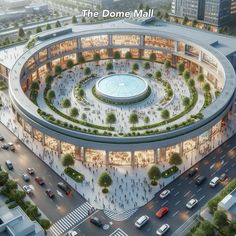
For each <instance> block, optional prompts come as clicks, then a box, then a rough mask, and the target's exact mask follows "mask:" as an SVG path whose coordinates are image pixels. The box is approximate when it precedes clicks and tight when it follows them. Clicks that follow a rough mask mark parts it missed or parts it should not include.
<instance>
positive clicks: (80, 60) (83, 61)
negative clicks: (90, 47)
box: [78, 56, 85, 68]
mask: <svg viewBox="0 0 236 236" xmlns="http://www.w3.org/2000/svg"><path fill="white" fill-rule="evenodd" d="M78 63H79V64H80V65H81V67H80V68H82V64H83V63H85V58H84V57H83V56H79V57H78Z"/></svg>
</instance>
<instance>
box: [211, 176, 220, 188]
mask: <svg viewBox="0 0 236 236" xmlns="http://www.w3.org/2000/svg"><path fill="white" fill-rule="evenodd" d="M219 182H220V178H219V177H217V176H216V177H214V178H213V179H212V180H211V181H210V183H209V185H210V187H212V188H214V187H215V186H216V185H217V184H218V183H219Z"/></svg>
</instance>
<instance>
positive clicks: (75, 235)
mask: <svg viewBox="0 0 236 236" xmlns="http://www.w3.org/2000/svg"><path fill="white" fill-rule="evenodd" d="M67 235H68V236H77V235H78V233H77V232H76V231H72V230H71V231H69V232H68V234H67Z"/></svg>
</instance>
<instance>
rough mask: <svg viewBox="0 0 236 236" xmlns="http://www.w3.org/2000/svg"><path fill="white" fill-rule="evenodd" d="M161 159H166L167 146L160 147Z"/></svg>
mask: <svg viewBox="0 0 236 236" xmlns="http://www.w3.org/2000/svg"><path fill="white" fill-rule="evenodd" d="M160 161H161V162H164V161H166V148H160Z"/></svg>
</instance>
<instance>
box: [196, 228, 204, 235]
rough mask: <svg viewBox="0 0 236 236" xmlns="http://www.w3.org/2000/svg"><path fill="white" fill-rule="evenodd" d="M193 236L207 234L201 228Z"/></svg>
mask: <svg viewBox="0 0 236 236" xmlns="http://www.w3.org/2000/svg"><path fill="white" fill-rule="evenodd" d="M193 236H206V235H205V232H204V231H203V230H202V229H201V228H197V230H196V231H195V233H194V234H193Z"/></svg>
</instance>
